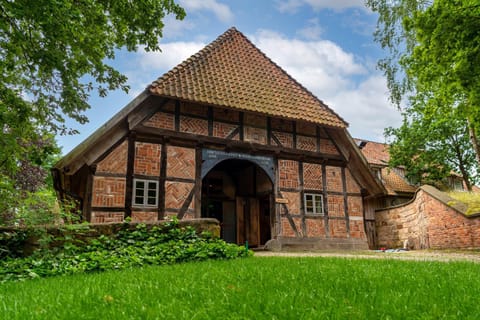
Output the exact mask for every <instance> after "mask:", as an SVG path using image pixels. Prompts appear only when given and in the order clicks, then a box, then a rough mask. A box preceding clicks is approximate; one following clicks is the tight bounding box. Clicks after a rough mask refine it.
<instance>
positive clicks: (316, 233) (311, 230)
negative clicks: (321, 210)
mask: <svg viewBox="0 0 480 320" xmlns="http://www.w3.org/2000/svg"><path fill="white" fill-rule="evenodd" d="M305 223H306V224H307V237H325V222H324V220H323V219H306V220H305Z"/></svg>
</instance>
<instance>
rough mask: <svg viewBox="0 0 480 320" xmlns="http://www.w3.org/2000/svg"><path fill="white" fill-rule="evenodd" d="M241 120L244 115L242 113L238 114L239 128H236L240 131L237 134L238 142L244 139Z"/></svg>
mask: <svg viewBox="0 0 480 320" xmlns="http://www.w3.org/2000/svg"><path fill="white" fill-rule="evenodd" d="M243 118H244V113H243V112H240V114H239V121H240V123H239V126H238V128H239V129H240V132H239V138H240V141H243V137H244V125H243Z"/></svg>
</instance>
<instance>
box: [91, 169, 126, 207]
mask: <svg viewBox="0 0 480 320" xmlns="http://www.w3.org/2000/svg"><path fill="white" fill-rule="evenodd" d="M92 194H93V195H92V206H93V207H124V206H125V178H116V177H97V176H94V177H93V189H92Z"/></svg>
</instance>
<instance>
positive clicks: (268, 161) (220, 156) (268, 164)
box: [202, 149, 275, 182]
mask: <svg viewBox="0 0 480 320" xmlns="http://www.w3.org/2000/svg"><path fill="white" fill-rule="evenodd" d="M228 159H238V160H246V161H250V162H253V163H255V164H256V165H258V166H259V167H260V168H262V169H263V170H264V171H265V173H266V174H267V175H268V177H269V178H270V180H271V181H272V182H273V181H275V171H274V165H273V158H272V157H265V156H254V155H251V154H245V153H238V152H225V151H220V150H212V149H203V150H202V160H203V163H202V179H203V178H204V177H205V176H206V175H207V173H208V172H209V171H210V170H212V169H213V167H215V166H216V165H217V164H219V163H220V162H222V161H224V160H228Z"/></svg>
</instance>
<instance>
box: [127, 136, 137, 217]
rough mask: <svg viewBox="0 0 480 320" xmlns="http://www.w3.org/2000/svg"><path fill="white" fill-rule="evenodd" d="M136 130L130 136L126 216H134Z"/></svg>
mask: <svg viewBox="0 0 480 320" xmlns="http://www.w3.org/2000/svg"><path fill="white" fill-rule="evenodd" d="M135 137H136V134H135V132H133V131H132V132H131V133H130V135H129V136H128V149H127V150H128V151H127V175H126V182H125V218H126V217H131V216H132V197H133V174H134V168H135Z"/></svg>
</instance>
